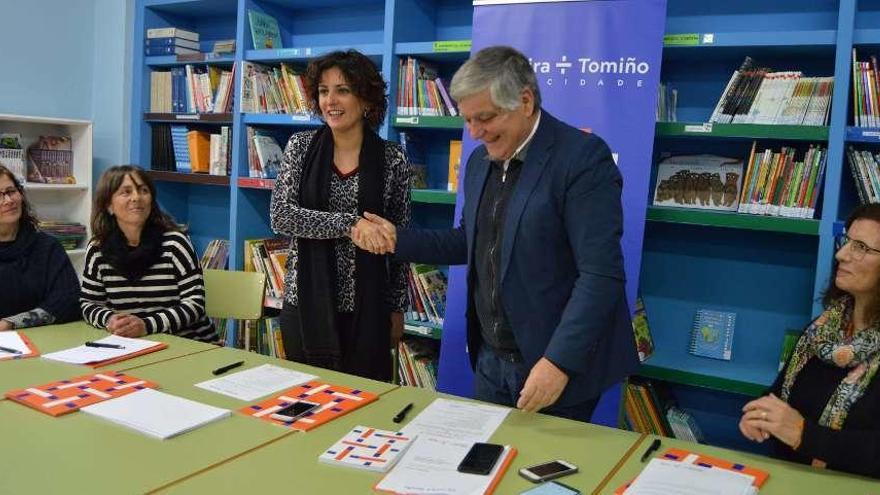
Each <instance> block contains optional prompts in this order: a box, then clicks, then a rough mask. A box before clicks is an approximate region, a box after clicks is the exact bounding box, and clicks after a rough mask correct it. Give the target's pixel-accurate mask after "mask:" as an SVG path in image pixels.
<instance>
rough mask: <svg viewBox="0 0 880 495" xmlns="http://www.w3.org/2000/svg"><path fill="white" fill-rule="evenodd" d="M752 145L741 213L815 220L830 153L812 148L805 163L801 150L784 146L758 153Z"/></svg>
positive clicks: (805, 157) (805, 154)
mask: <svg viewBox="0 0 880 495" xmlns="http://www.w3.org/2000/svg"><path fill="white" fill-rule="evenodd" d="M756 147H757V143H753V144H752V151H751V154H750V155H749V164H748V169H747V171H746V175H745V178H744V179H743V187H742V194H741V195H740V199H739V207H738V209H737V211H738V212H739V213H751V214H756V215H769V216H781V217H790V218H813V217H814V216H815V212H816V201H817V199H818V196H819V191H820V190H821V189H822V188H821V184H822V177H823V176H824V174H825V162H826V159H827V157H828V153H827V150H826V149H825V148H823V147H821V146H813V145H811V146H810V147H809V149H808V150H807V151H806V153H804V154H803V159H802V160H797V155H798V151H797V150H795V149H794V148H791V147H787V146H783V147H782V148H781V149H780V150H779V151H778V152H776V151H773V150H771V149H765V150H764V151H763V152H756Z"/></svg>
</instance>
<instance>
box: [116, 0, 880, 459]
mask: <svg viewBox="0 0 880 495" xmlns="http://www.w3.org/2000/svg"><path fill="white" fill-rule="evenodd" d="M249 10H251V11H256V12H260V13H263V14H266V15H269V16H272V17H273V18H275V19H276V20H277V21H278V25H279V30H280V35H281V41H282V43H281V47H275V48H273V49H265V48H264V49H254V44H253V40H252V35H251V30H250V25H249V21H248V11H249ZM472 13H473V6H472V2H471V1H469V0H210V1H208V0H187V1H175V0H139V1H138V2H137V9H136V19H135V23H136V24H135V29H134V50H133V51H134V78H133V80H134V88H133V100H132V101H133V103H132V112H133V114H134V118H133V119H132V151H131V159H132V161H133V162H135V163H141V164H149V163H150V158H151V150H150V126H151V125H154V123H156V122H166V121H177V120H182V119H189V120H188V122H187V124H188V125H191V126H203V127H206V128H208V129H213V128H217V126H220V125H229V123H230V122H231V126H232V149H231V153H232V159H231V162H232V173H231V176H230V177H229V178H228V180H219V181H218V180H217V179H218V178H208V177H205V178H201V177H200V178H198V179H196V180H192V181H190V180H186V181H184V179H181V178H179V177H176V175H187V174H176V175H175V174H159V173H154V175H153V176H154V178H155V179H156V180H157V181H158V182H160V193H159V194H160V198H159V199H160V202H161V203H162V204H163V206H164V207H165V208H167V209H168V210H169V211H170V212H171V213H172V214H174V215H175V217H176V218H177V219H178V220H179V221H182V222H185V223H187V224H188V225H189V227H190V235H191V236H192V237H193V240H194V242H195V244H196V248H197V249H199V250H202V249H204V246H205V245H207V243H208V242H209V241H210V240H211V239H213V238H223V239H229V240H230V250H231V253H230V254H231V257H230V266H231V267H233V268H236V269H241V267H242V265H243V252H242V247H243V241H244V240H245V239H252V238H265V237H271V236H272V232H271V229H270V227H269V218H268V210H269V201H270V196H271V189H272V188H273V186H274V182H273V181H272V180H271V179H258V178H250V177H248V164H247V132H246V131H247V128H248V127H253V128H255V129H256V130H265V131H268V132H272V133H274V134H277V135H279V136H280V137H284V136H289V135H290V134H292V133H294V132H297V131H300V130H305V129H310V128H315V127H316V126H318V125H320V121H319V120H316V119H314V118H313V117H310V116H302V115H287V114H261V113H242V112H241V111H240V106H239V102H240V100H241V89H242V88H241V77H240V73H239V71H240V69H241V64H242V62H246V61H249V62H257V63H260V64H264V65H269V66H278V65H280V63H282V62H285V63H289V64H293V65H295V66H298V67H304V66H305V64H306V63H308V60H309V59H310V58H312V57H314V56H317V55H320V54H323V53H326V52H329V51H332V50H336V49H347V48H355V49H357V50H360V51H361V52H363V53H365V54H367V55H368V56H369V57H371V58H372V59H373V60H374V61H375V62H376V63H377V65H378V66H379V67H380V68H381V71H382V73H383V74H384V75H385V76H386V80H387V81H388V83H389V84H388V95H389V105H388V116H387V118H386V121H385V123H384V125H383V126H382V127H381V129H380V135H381V136H382V137H384V138H386V139H389V140H392V141H398V140H399V139H400V133H401V132H404V133H407V135H411V136H413V137H415V138H416V140H417V141H418V142H419V143H420V144H421V145H422V146H423V149H424V155H425V162H426V169H427V174H426V176H427V186H428V187H427V188H426V189H416V190H413V191H412V196H411V197H412V200H413V223H414V224H415V225H418V226H421V227H438V228H439V227H448V226H450V225H453V224H454V223H456V219H455V218H454V210H455V208H454V204H455V199H456V197H455V193H451V192H448V191H447V187H446V186H447V181H448V176H447V172H448V160H449V141H451V140H455V139H460V138H461V135H462V130H463V122H462V119H461V118H460V117H449V116H446V117H437V116H424V115H420V116H413V115H399V114H398V112H397V111H396V109H397V101H395V100H396V95H397V84H398V83H397V81H398V72H399V64H400V61H401V60H402V59H405V58H406V57H415V58H418V59H420V60H423V61H426V62H428V63H430V64H433V65H434V66H436V68H437V70H438V73H439V75H440V77H441V78H443V80H444V81H449V79H450V78H451V76H452V74H453V73H454V71H455V70H456V69H457V67H458V66H460V64H461V63H462V62H463V61H464V60H466V59H467V57H468V56H469V54H470V42H469V40H470V38H471V17H472ZM878 22H880V1H878V0H874V1H861V2H856V0H841V1H839V2H838V1H830V0H819V1H816V2H808V3H804V2H798V1H795V0H779V1H775V2H766V1H759V0H744V1H742V2H734V3H729V4H725V5H719V4H718V3H717V2H708V3H707V2H701V1H698V0H668V12H667V22H666V30H667V34H668V35H670V37H669V38H668V42H667V43H666V46H665V47H664V59H663V68H662V75H663V76H662V77H663V80H664V81H665V82H666V83H667V84H669V85H670V86H671V87H674V88H676V89H677V90H678V95H679V96H678V110H677V116H678V122H659V123H658V124H657V127H656V138H655V139H656V141H655V145H654V149H655V154H656V160H655V163H656V161H659V160H660V159H661V157H662V156H666V154H696V153H712V154H717V155H723V156H731V157H738V158H740V159H743V160H746V159H747V158H748V156H749V151H750V149H751V146H752V142H753V141H757V143H758V146H760V147H761V148H760V149H764V148H773V149H778V148H779V147H780V146H783V145H786V146H793V147H795V148H797V149H798V150H801V152H802V151H803V150H804V149H806V148H808V147H809V146H811V145H820V146H822V147H824V148H826V149H827V152H828V158H827V165H826V170H825V174H824V179H823V182H822V183H821V184H820V194H819V196H818V204H817V207H816V210H817V211H816V214H815V217H814V218H812V219H795V218H782V217H766V216H758V215H746V214H737V213H722V212H711V211H697V210H686V209H671V208H659V207H649V210H648V218H647V220H648V221H647V224H646V227H645V229H646V235H645V243H644V259H643V262H642V273H641V277H640V287H641V289H640V290H641V293H642V296H643V299H644V302H645V307H646V311H647V317H648V321H649V325H650V330H651V333H652V336H653V340H654V344H655V351H654V354H653V355H652V356H651V357H650V358H649V359H648V360H647V361H646V363H645V364H644V365H643V367H642V370H641V374H642V375H644V376H645V377H647V378H651V379H654V380H657V381H661V382H663V383H664V384H666V385H668V386H669V387H672V388H674V396H675V398H676V399H677V401H678V402H679V404H680V407H682V408H685V409H687V410H689V411H690V412H691V413H693V414H694V416H695V418H696V420H697V422H699V423H700V426H701V428H702V429H703V431H704V433H705V434H706V441H707V442H709V443H714V444H719V445H724V446H733V447H744V446H745V445H744V443H745V441H744V440H740V439H741V437H740V435H739V434H738V432H737V431H736V428H737V426H736V424H737V421H738V418H739V408H740V407H741V406H742V404H743V403H744V402H745V401H746V400H748V399H749V397H752V396H756V395H758V394H760V393H761V392H762V391H763V390H764V389H765V388H766V387H767V386H769V385H770V384H771V382H772V380H773V379H774V377H775V376H776V373H777V368H778V363H779V355H780V349H781V346H782V341H783V336H784V333H785V331H786V330H788V329H800V328H802V327H803V326H804V325H805V324H807V323H808V322H809V321H810V319H811V317H812V316H813V315H816V314H818V312H819V310H820V309H821V305H820V304H819V302H818V298H819V297H820V295H821V293H822V290H823V289H824V287H825V285H826V284H827V281H828V277H829V274H830V272H831V262H832V257H833V246H834V236H835V234H837V233H839V231H840V224H841V221H842V220H843V219H845V217H846V215H847V213H848V211H849V210H850V209H851V208H852V207H853V206H855V205H856V204H857V203H858V198H857V196H856V193H855V189H854V186H853V184H852V180H851V179H850V178H849V177H848V170H847V169H846V166H847V165H846V164H845V160H844V156H845V147H846V145H847V144H848V143H858V144H859V145H861V146H868V147H872V146H873V147H880V130H878V129H863V128H856V127H854V126H853V119H852V110H851V104H852V103H851V101H850V94H851V93H852V88H851V71H852V66H851V54H852V49H853V47H857V48H858V50H859V53H860V55H861V54H864V55H870V54H880V53H878V52H880V30H878V29H874V28H873V27H872V26H877V25H878ZM157 27H179V28H183V29H188V30H191V31H195V32H198V33H199V34H200V35H201V43H202V51H205V52H207V51H210V43H211V42H212V41H214V40H218V39H233V38H234V39H235V40H236V46H235V54H234V55H233V56H226V57H218V58H208V59H207V60H205V61H204V62H202V63H205V64H222V65H223V66H224V67H229V66H231V65H232V64H235V65H236V76H235V85H236V86H235V104H234V110H233V112H232V114H231V115H230V114H222V115H218V116H215V115H211V116H209V117H205V116H185V117H182V116H180V115H175V114H170V115H156V114H148V112H147V110H148V109H149V96H150V88H149V83H150V71H151V70H153V69H163V68H167V67H173V66H175V64H185V63H186V62H177V61H176V59H175V58H174V57H169V56H162V57H145V56H144V55H143V50H142V47H141V43H142V42H143V40H144V38H145V33H146V30H147V29H150V28H157ZM746 56H749V57H752V58H753V59H754V60H755V62H756V64H757V65H759V66H766V67H772V68H773V69H775V70H800V71H803V73H804V74H805V75H808V76H834V93H833V96H832V100H831V113H830V120H829V123H830V124H829V125H828V126H796V125H761V124H720V123H714V124H708V123H707V122H708V121H709V119H710V116H711V114H712V112H713V109H714V108H715V105H716V102H717V101H718V98H719V97H720V95H721V94H722V92H723V91H724V88H725V85H726V84H727V82H728V80H729V79H730V76H731V73H732V72H733V71H734V70H735V69H736V68H737V67H739V66H740V65H741V63H742V61H743V59H744V58H745V57H746ZM279 144H281V145H282V146H283V145H284V142H282V141H281V140H280V139H279ZM465 158H466V157H465ZM652 174H653V175H655V176H656V167H654V170H653V172H652ZM189 175H196V174H189ZM187 179H189V178H187ZM209 179H210V180H209ZM218 182H219V183H218ZM652 191H653V188H652ZM699 309H711V310H720V311H731V312H735V313H736V328H735V332H734V337H733V345H732V359H731V360H730V361H724V360H714V359H709V358H703V357H697V356H693V355H691V354H690V353H689V352H688V341H689V340H688V339H689V332H690V329H691V327H692V325H693V317H694V315H695V313H696V311H697V310H699ZM408 323H410V324H412V325H416V322H408ZM422 326H423V327H424V328H420V329H418V330H412V329H410V330H409V331H408V333H411V334H413V335H419V336H420V337H417V338H441V337H442V328H441V327H440V326H438V325H426V324H422ZM441 352H442V350H441Z"/></svg>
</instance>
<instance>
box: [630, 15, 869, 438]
mask: <svg viewBox="0 0 880 495" xmlns="http://www.w3.org/2000/svg"><path fill="white" fill-rule="evenodd" d="M857 3H858V8H857V7H856V4H857ZM719 7H720V6H718V5H714V4H713V5H709V4H707V3H705V2H699V1H691V0H669V2H668V11H667V22H666V32H667V43H666V44H665V46H664V51H663V53H664V58H663V68H662V74H663V76H662V77H663V80H664V82H666V83H667V84H669V85H670V86H672V87H674V88H676V89H677V90H678V97H679V99H678V112H677V114H678V120H679V122H658V124H657V128H656V129H657V132H656V138H655V145H654V150H655V154H656V155H657V159H658V160H659V159H660V158H661V157H662V156H666V155H667V154H698V153H711V154H716V155H722V156H729V157H736V158H740V159H742V160H744V161H746V162H747V161H748V157H749V152H750V150H751V146H752V143H753V142H757V144H758V149H759V150H763V149H765V148H772V149H774V150H776V149H779V147H780V146H792V147H794V148H795V149H797V150H799V151H800V153H803V150H804V149H806V147H809V146H811V145H815V146H822V147H823V148H825V149H827V152H828V157H827V162H826V169H825V175H824V181H823V183H820V184H819V186H818V187H820V190H819V191H820V193H819V196H818V203H817V207H816V214H815V218H811V219H801V218H783V217H770V216H758V215H748V214H738V213H727V212H711V211H705V210H703V211H700V210H687V209H673V208H660V207H649V210H648V221H647V224H646V227H645V244H644V258H643V260H642V273H641V278H640V290H641V293H642V296H643V298H644V301H645V308H646V312H647V316H648V320H649V325H650V329H651V333H652V336H653V339H654V343H655V351H654V354H653V356H651V357H650V358H649V359H648V360H647V361H646V362H645V364H644V365H643V366H642V370H641V374H642V375H643V376H645V377H648V378H653V379H655V380H660V381H663V382H665V383H666V385H668V387H669V388H670V389H672V390H674V394H673V395H674V396H675V398H676V400H677V401H678V403H679V405H680V406H681V407H683V408H685V409H687V410H688V411H689V412H690V413H692V414H693V415H694V417H695V418H696V420H697V422H698V423H699V424H700V427H701V428H702V430H703V432H704V433H705V437H706V441H707V443H712V444H718V445H726V446H730V447H737V448H753V447H750V443H749V442H747V441H746V440H745V439H743V438H742V436H741V435H740V434H739V432H738V431H737V423H738V420H739V416H740V415H741V411H740V408H741V407H742V405H743V403H744V402H745V401H746V400H748V399H750V398H751V397H754V396H758V395H761V394H762V393H763V392H764V391H765V390H766V389H767V388H768V387H769V386H770V385H771V384H772V382H773V380H774V379H775V377H776V375H777V372H778V367H779V361H780V352H781V348H782V343H783V338H784V334H785V331H786V330H789V329H798V330H799V329H802V328H803V327H804V326H805V325H806V324H808V323H809V322H810V321H811V319H812V317H813V316H815V315H818V314H819V312H820V310H821V304H820V299H821V295H822V292H823V290H824V289H825V287H826V285H827V283H828V279H829V276H830V273H831V269H832V259H833V254H834V248H833V246H834V236H835V234H837V233H839V230H840V229H839V222H840V221H841V220H843V219H845V217H846V215H847V214H848V212H849V210H850V209H851V208H852V207H853V206H855V205H856V204H857V202H858V199H857V198H856V197H855V192H854V188H853V187H852V180H851V179H850V178H849V172H848V170H847V169H846V167H847V165H846V164H845V160H844V156H845V153H844V150H845V146H846V141H847V140H850V141H851V140H857V139H859V137H861V136H864V135H865V132H863V131H865V130H863V129H854V128H852V127H851V126H852V110H851V107H850V106H849V105H851V103H850V98H849V96H850V94H851V93H852V87H851V85H852V83H851V72H852V65H851V54H852V48H853V46H854V42H855V43H856V44H858V43H859V42H861V43H866V44H870V43H871V42H872V41H873V42H874V43H876V42H877V41H878V40H880V37H878V34H880V32H878V31H877V30H872V29H867V28H868V27H869V26H871V25H872V24H871V23H870V19H873V20H874V21H876V20H877V17H876V16H877V9H880V3H878V2H856V1H854V0H842V1H840V2H836V1H819V2H811V3H808V4H805V3H803V2H797V1H788V0H782V1H778V2H761V1H744V2H736V3H735V4H729V5H724V6H723V7H720V8H719ZM863 27H864V28H863ZM670 35H677V36H670ZM681 40H689V41H687V42H685V43H682V42H681ZM859 40H861V41H859ZM860 51H861V48H860ZM868 54H869V50H865V55H868ZM746 56H749V57H752V58H753V59H754V60H755V63H756V65H757V66H759V67H770V68H772V69H774V70H778V71H785V70H799V71H803V73H804V75H805V76H832V75H833V76H834V93H833V96H832V100H831V112H830V119H829V125H828V126H795V125H760V124H719V123H708V121H709V119H710V116H711V115H712V113H713V110H714V109H715V105H716V103H717V101H718V99H719V97H720V95H721V94H722V93H723V91H724V89H725V85H726V84H727V82H728V80H729V79H730V76H731V73H732V72H733V71H734V70H735V69H736V68H737V67H739V66H740V64H741V63H742V61H743V60H744V59H745V57H746ZM848 126H849V127H848ZM868 131H870V130H868ZM862 139H864V138H862ZM871 139H873V141H874V142H878V139H877V138H876V137H873V136H872V135H871V134H870V132H869V133H868V140H871ZM653 173H654V175H656V167H655V170H654V172H653ZM842 180H843V181H844V182H843V183H842V182H841V181H842ZM652 190H653V189H652ZM700 309H712V310H720V311H731V312H735V313H736V326H735V332H734V337H733V345H732V358H731V359H730V360H729V361H725V360H716V359H709V358H705V357H698V356H694V355H692V354H691V353H689V352H688V346H687V342H688V338H689V329H690V327H691V326H692V324H693V322H694V316H695V314H696V312H697V311H698V310H700Z"/></svg>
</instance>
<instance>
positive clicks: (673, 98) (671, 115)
mask: <svg viewBox="0 0 880 495" xmlns="http://www.w3.org/2000/svg"><path fill="white" fill-rule="evenodd" d="M657 93H658V94H657V111H656V118H657V122H678V114H677V111H678V90H677V89H674V88H671V87H669V85H668V84H667V83H664V82H661V83H660V86H659V88H658V89H657Z"/></svg>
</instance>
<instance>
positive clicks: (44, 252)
mask: <svg viewBox="0 0 880 495" xmlns="http://www.w3.org/2000/svg"><path fill="white" fill-rule="evenodd" d="M0 281H2V284H3V287H4V288H5V289H3V290H0V293H2V297H0V318H7V317H12V316H16V315H19V314H20V313H24V312H27V311H32V310H35V309H37V308H40V309H42V310H44V311H45V312H47V313H49V314H50V315H51V316H52V317H54V323H65V322H68V321H73V320H78V319H80V318H82V314H81V313H80V309H79V279H78V278H77V276H76V271H75V270H74V269H73V265H71V263H70V259H69V258H68V257H67V253H65V252H64V249H63V248H62V247H61V244H59V243H58V241H57V240H55V238H54V237H52V236H50V235H48V234H46V233H44V232H39V231H36V230H35V229H34V227H32V226H30V225H24V226H22V228H21V229H20V230H19V232H18V235H17V236H16V238H15V240H14V241H11V242H0Z"/></svg>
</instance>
